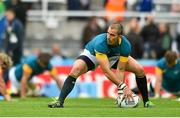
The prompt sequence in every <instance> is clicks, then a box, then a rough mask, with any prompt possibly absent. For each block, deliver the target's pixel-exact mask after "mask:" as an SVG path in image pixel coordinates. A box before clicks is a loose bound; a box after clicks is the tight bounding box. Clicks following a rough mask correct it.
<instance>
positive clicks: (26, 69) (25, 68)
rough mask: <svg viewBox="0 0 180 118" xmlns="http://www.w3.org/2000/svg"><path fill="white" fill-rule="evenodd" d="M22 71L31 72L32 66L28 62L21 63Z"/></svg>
mask: <svg viewBox="0 0 180 118" xmlns="http://www.w3.org/2000/svg"><path fill="white" fill-rule="evenodd" d="M23 71H24V72H27V73H29V74H31V73H32V68H31V67H30V66H29V65H28V64H24V65H23Z"/></svg>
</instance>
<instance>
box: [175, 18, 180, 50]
mask: <svg viewBox="0 0 180 118" xmlns="http://www.w3.org/2000/svg"><path fill="white" fill-rule="evenodd" d="M176 41H177V47H178V52H179V53H180V22H179V23H178V25H177V37H176Z"/></svg>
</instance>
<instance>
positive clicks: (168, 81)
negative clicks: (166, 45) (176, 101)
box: [155, 51, 180, 98]
mask: <svg viewBox="0 0 180 118" xmlns="http://www.w3.org/2000/svg"><path fill="white" fill-rule="evenodd" d="M156 69H157V72H158V73H157V78H156V79H157V80H156V84H155V98H158V97H160V90H161V89H164V90H165V91H167V92H169V93H172V94H174V95H176V96H180V58H178V55H177V53H176V52H174V51H167V52H166V54H165V57H163V58H162V59H160V60H159V61H158V62H157V68H156Z"/></svg>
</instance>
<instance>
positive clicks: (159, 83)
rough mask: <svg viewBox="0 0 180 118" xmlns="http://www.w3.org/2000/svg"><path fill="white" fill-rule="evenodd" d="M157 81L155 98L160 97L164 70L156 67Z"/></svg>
mask: <svg viewBox="0 0 180 118" xmlns="http://www.w3.org/2000/svg"><path fill="white" fill-rule="evenodd" d="M156 72H157V74H156V83H155V98H158V97H160V90H161V83H162V70H161V69H160V68H158V67H156Z"/></svg>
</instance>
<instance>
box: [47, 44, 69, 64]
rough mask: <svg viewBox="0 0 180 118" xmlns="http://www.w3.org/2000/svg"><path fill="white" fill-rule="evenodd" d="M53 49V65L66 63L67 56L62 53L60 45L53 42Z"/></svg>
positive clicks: (51, 61)
mask: <svg viewBox="0 0 180 118" xmlns="http://www.w3.org/2000/svg"><path fill="white" fill-rule="evenodd" d="M51 51H52V58H51V60H50V63H51V65H52V66H53V67H55V66H62V65H65V59H66V57H65V56H64V55H62V53H61V49H60V45H59V44H53V45H52V47H51Z"/></svg>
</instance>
